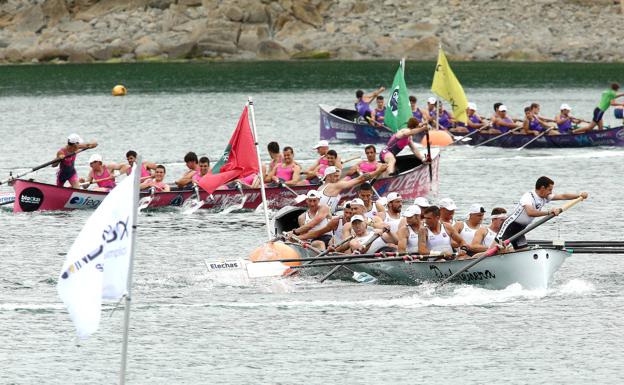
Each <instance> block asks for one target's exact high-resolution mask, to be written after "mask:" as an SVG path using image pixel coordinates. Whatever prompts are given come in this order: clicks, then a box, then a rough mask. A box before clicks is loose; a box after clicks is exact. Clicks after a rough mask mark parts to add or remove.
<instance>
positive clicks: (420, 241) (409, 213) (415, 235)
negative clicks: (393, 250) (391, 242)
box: [397, 205, 427, 254]
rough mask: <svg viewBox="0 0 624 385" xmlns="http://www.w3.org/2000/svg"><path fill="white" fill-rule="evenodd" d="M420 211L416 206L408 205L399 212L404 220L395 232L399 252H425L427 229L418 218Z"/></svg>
mask: <svg viewBox="0 0 624 385" xmlns="http://www.w3.org/2000/svg"><path fill="white" fill-rule="evenodd" d="M421 214H422V212H421V211H420V207H418V206H415V205H413V206H409V207H408V208H407V209H405V210H403V211H402V212H401V215H402V216H403V217H404V218H405V221H404V222H402V223H401V227H400V228H399V231H398V232H397V238H398V251H399V253H406V252H407V253H422V254H425V253H426V252H427V250H426V247H427V245H426V241H425V240H426V238H427V229H426V228H425V226H423V225H422V223H421V222H422V221H421V220H420V216H421Z"/></svg>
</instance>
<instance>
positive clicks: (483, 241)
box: [470, 207, 507, 253]
mask: <svg viewBox="0 0 624 385" xmlns="http://www.w3.org/2000/svg"><path fill="white" fill-rule="evenodd" d="M505 219H507V210H505V209H504V208H502V207H495V208H493V209H492V212H491V214H490V226H489V227H483V226H482V227H481V228H480V229H479V230H477V232H476V233H475V235H474V238H473V239H472V243H471V244H470V249H471V250H472V251H473V252H474V253H481V252H483V251H486V250H487V249H489V248H490V247H492V246H493V243H494V240H495V239H496V234H498V231H499V230H500V228H501V226H502V225H503V222H505Z"/></svg>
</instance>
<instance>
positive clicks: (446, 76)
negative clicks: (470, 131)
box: [431, 47, 468, 123]
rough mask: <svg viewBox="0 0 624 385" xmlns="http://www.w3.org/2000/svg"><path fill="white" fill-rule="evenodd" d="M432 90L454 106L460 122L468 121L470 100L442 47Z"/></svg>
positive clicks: (454, 113) (456, 116) (456, 117)
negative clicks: (467, 110) (467, 98)
mask: <svg viewBox="0 0 624 385" xmlns="http://www.w3.org/2000/svg"><path fill="white" fill-rule="evenodd" d="M431 91H433V92H434V93H436V94H437V95H438V96H440V97H441V98H443V99H445V100H446V101H447V102H449V103H451V106H453V116H454V117H455V120H456V121H458V122H464V123H466V120H467V119H468V117H467V116H466V108H468V100H466V94H464V89H463V88H462V86H461V84H459V80H457V78H456V77H455V74H454V73H453V70H451V67H450V66H449V64H448V61H447V60H446V55H444V51H442V47H440V52H439V53H438V64H437V65H436V69H435V72H434V73H433V83H432V84H431Z"/></svg>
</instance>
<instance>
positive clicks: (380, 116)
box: [375, 108, 386, 124]
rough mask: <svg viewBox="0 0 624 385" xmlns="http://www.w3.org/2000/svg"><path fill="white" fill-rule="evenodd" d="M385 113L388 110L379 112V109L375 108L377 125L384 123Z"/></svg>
mask: <svg viewBox="0 0 624 385" xmlns="http://www.w3.org/2000/svg"><path fill="white" fill-rule="evenodd" d="M385 112H386V110H378V109H376V108H375V121H376V122H377V123H382V124H383V121H384V116H385Z"/></svg>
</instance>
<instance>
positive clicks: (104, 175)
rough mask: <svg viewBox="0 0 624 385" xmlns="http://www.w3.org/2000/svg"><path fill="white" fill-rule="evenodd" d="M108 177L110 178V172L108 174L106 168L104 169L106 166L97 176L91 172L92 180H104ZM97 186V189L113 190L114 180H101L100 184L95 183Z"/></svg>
mask: <svg viewBox="0 0 624 385" xmlns="http://www.w3.org/2000/svg"><path fill="white" fill-rule="evenodd" d="M110 176H111V174H110V172H108V168H106V166H104V167H103V169H102V173H101V174H99V175H98V174H96V173H95V171H94V172H93V179H94V180H98V179H106V178H108V177H110ZM97 185H98V187H105V188H108V189H113V188H115V186H116V184H115V180H114V179H109V180H103V181H101V182H97Z"/></svg>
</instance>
